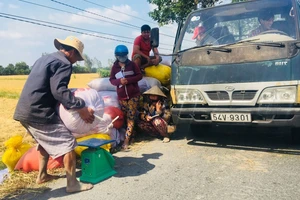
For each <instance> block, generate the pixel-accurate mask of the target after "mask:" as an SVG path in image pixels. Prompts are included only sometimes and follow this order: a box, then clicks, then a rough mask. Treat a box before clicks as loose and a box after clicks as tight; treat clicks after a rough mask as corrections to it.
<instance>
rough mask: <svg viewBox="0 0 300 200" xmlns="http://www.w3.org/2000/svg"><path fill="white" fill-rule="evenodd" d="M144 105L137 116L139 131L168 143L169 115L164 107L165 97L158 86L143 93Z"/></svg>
mask: <svg viewBox="0 0 300 200" xmlns="http://www.w3.org/2000/svg"><path fill="white" fill-rule="evenodd" d="M143 97H144V101H145V102H144V105H143V108H142V109H141V111H140V113H139V116H138V119H139V120H138V123H137V124H138V127H139V129H140V130H141V131H143V132H145V133H147V134H149V135H151V136H155V137H162V138H163V142H169V141H170V134H169V133H168V122H169V120H170V117H171V114H170V112H169V110H168V109H166V106H165V100H166V98H167V96H166V95H165V94H164V93H163V92H162V91H161V90H160V88H159V87H158V86H153V87H152V88H150V89H149V90H147V91H146V92H144V93H143Z"/></svg>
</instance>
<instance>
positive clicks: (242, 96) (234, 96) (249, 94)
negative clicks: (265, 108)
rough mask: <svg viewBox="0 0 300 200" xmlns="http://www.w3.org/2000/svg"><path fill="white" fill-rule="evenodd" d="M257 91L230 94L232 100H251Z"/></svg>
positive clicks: (241, 91)
mask: <svg viewBox="0 0 300 200" xmlns="http://www.w3.org/2000/svg"><path fill="white" fill-rule="evenodd" d="M256 92H257V90H240V91H234V92H233V93H232V100H252V99H253V98H254V97H255V94H256Z"/></svg>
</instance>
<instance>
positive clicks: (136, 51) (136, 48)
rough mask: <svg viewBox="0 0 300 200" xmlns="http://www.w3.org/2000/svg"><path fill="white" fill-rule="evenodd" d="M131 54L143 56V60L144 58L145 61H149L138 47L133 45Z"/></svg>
mask: <svg viewBox="0 0 300 200" xmlns="http://www.w3.org/2000/svg"><path fill="white" fill-rule="evenodd" d="M133 54H139V55H141V56H143V57H144V58H146V59H147V60H149V56H148V55H146V54H144V53H143V52H142V51H141V49H140V45H136V44H135V45H134V46H133Z"/></svg>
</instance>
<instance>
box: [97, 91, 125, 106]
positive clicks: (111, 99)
mask: <svg viewBox="0 0 300 200" xmlns="http://www.w3.org/2000/svg"><path fill="white" fill-rule="evenodd" d="M98 94H99V96H100V97H101V98H102V99H103V101H104V107H108V106H113V107H117V108H120V104H119V100H118V94H117V92H115V91H99V92H98Z"/></svg>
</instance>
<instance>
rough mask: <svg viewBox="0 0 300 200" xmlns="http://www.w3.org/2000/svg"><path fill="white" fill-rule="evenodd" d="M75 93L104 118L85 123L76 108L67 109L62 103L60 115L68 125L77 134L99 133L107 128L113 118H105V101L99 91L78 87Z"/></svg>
mask: <svg viewBox="0 0 300 200" xmlns="http://www.w3.org/2000/svg"><path fill="white" fill-rule="evenodd" d="M74 95H75V96H76V97H80V98H82V99H83V100H84V101H85V104H86V106H87V107H90V108H92V109H93V110H94V114H95V115H97V116H100V117H101V118H102V119H103V120H99V119H97V118H95V120H94V122H93V123H92V124H88V123H85V122H84V121H83V120H82V119H81V117H80V116H79V113H78V112H77V111H76V110H72V109H71V110H66V109H65V108H64V106H63V105H62V104H61V105H60V106H59V115H60V118H61V119H62V121H63V122H64V124H65V125H66V127H67V128H68V129H69V130H70V131H71V132H72V133H76V134H87V133H91V132H92V133H98V132H102V131H104V130H106V129H107V126H108V125H109V124H110V122H111V121H112V120H111V118H110V117H109V116H108V117H106V118H104V116H103V113H104V102H103V100H102V98H101V97H100V96H99V94H98V92H97V91H96V90H94V89H90V88H84V89H76V90H75V91H74Z"/></svg>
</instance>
